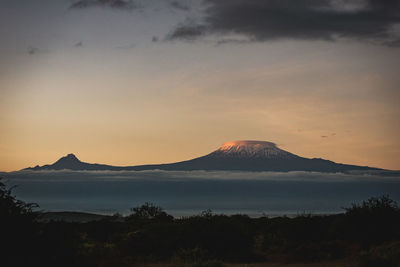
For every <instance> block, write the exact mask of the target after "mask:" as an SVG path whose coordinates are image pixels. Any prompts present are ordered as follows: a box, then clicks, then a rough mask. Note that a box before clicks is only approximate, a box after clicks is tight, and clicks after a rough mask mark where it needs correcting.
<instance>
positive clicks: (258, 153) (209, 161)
mask: <svg viewBox="0 0 400 267" xmlns="http://www.w3.org/2000/svg"><path fill="white" fill-rule="evenodd" d="M27 169H28V170H62V169H69V170H135V171H140V170H156V169H158V170H170V171H172V170H177V171H190V170H226V171H228V170H233V171H280V172H287V171H315V172H348V171H354V170H359V171H362V170H365V171H366V170H379V169H377V168H371V167H367V166H356V165H348V164H341V163H335V162H333V161H329V160H324V159H320V158H313V159H309V158H304V157H300V156H297V155H295V154H292V153H290V152H288V151H285V150H282V149H280V148H278V147H277V146H276V145H275V144H274V143H271V142H266V141H249V140H241V141H232V142H227V143H224V144H223V145H222V146H221V147H220V148H218V149H217V150H215V151H214V152H212V153H210V154H208V155H205V156H203V157H199V158H195V159H191V160H187V161H181V162H176V163H168V164H153V165H139V166H129V167H117V166H110V165H104V164H90V163H85V162H81V161H80V160H79V159H78V158H77V157H76V156H75V155H74V154H68V155H67V156H65V157H62V158H61V159H59V160H58V161H57V162H55V163H54V164H51V165H44V166H36V167H34V168H27Z"/></svg>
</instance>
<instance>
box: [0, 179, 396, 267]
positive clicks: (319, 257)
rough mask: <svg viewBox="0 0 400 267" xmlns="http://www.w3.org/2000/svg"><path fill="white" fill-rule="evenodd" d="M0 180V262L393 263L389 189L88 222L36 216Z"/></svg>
mask: <svg viewBox="0 0 400 267" xmlns="http://www.w3.org/2000/svg"><path fill="white" fill-rule="evenodd" d="M35 208H37V207H36V206H35V205H32V204H27V203H24V202H22V201H19V200H17V199H16V198H15V196H13V194H12V192H11V189H8V188H7V187H6V186H5V185H4V184H3V183H1V181H0V218H1V225H0V226H1V228H0V234H1V243H2V247H3V249H1V250H0V251H1V252H0V253H1V255H0V256H1V257H0V266H140V265H143V264H145V263H158V264H159V265H160V266H164V265H167V266H226V265H227V264H228V263H229V264H232V263H250V262H253V263H254V262H274V263H282V264H284V263H315V262H327V261H337V260H345V261H346V260H349V261H351V262H355V263H356V265H358V266H400V227H399V225H400V208H399V207H398V205H397V203H396V202H394V201H393V200H391V199H390V198H389V197H388V196H381V197H378V198H370V199H369V200H367V201H364V202H363V203H361V204H353V205H352V206H350V207H348V208H345V209H344V212H343V214H337V215H329V216H311V215H300V216H297V217H295V218H288V217H276V218H268V217H266V216H265V217H260V218H250V217H248V216H246V215H232V216H226V215H217V214H213V213H212V212H211V211H205V212H202V213H201V214H199V215H196V216H190V217H185V218H179V219H176V218H173V217H172V216H170V215H168V214H167V213H166V212H165V211H163V209H162V208H160V207H157V206H155V205H153V204H150V203H145V204H144V205H142V206H139V207H136V208H133V209H132V212H131V214H130V215H129V216H126V217H123V216H120V215H118V214H116V215H114V216H107V217H105V218H104V219H101V220H96V221H90V222H84V223H83V222H81V223H77V222H65V221H43V220H41V219H40V218H41V216H42V214H41V213H40V212H35V211H34V210H35Z"/></svg>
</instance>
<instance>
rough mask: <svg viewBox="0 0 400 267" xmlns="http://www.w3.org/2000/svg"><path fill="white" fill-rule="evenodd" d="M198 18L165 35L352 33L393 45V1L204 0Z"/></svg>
mask: <svg viewBox="0 0 400 267" xmlns="http://www.w3.org/2000/svg"><path fill="white" fill-rule="evenodd" d="M204 3H205V4H206V6H207V8H206V9H205V15H204V17H203V19H202V20H201V21H198V22H193V21H189V22H185V23H182V24H180V25H178V26H177V27H176V28H175V29H174V30H173V31H172V32H171V34H170V35H169V39H172V40H174V39H180V40H182V39H183V40H194V39H197V38H199V37H202V36H205V35H222V36H223V35H232V34H233V35H241V36H245V37H247V38H248V40H250V41H268V40H276V39H304V40H336V39H338V38H352V39H359V40H369V41H372V42H377V43H380V44H385V45H398V44H399V40H400V38H399V32H398V31H397V33H396V30H395V27H398V26H399V23H400V1H399V0H386V1H381V0H359V1H348V0H296V1H292V0H205V1H204Z"/></svg>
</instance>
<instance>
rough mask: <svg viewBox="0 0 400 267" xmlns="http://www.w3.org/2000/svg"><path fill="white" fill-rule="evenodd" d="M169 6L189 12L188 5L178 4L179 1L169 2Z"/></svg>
mask: <svg viewBox="0 0 400 267" xmlns="http://www.w3.org/2000/svg"><path fill="white" fill-rule="evenodd" d="M171 6H172V7H173V8H175V9H180V10H183V11H188V10H190V7H189V6H188V5H186V4H184V3H182V2H179V1H172V2H171Z"/></svg>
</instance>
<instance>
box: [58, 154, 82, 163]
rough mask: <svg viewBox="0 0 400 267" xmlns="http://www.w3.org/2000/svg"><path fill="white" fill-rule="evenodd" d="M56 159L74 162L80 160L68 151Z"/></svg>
mask: <svg viewBox="0 0 400 267" xmlns="http://www.w3.org/2000/svg"><path fill="white" fill-rule="evenodd" d="M58 161H75V162H80V160H79V159H78V158H77V157H76V156H75V155H74V154H73V153H70V154H68V155H66V156H64V157H62V158H60V159H59V160H58Z"/></svg>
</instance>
